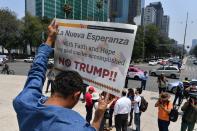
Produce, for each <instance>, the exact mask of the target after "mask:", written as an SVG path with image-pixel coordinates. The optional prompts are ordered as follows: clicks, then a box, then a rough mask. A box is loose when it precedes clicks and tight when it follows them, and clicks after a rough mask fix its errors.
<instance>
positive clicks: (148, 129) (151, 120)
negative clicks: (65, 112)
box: [0, 75, 197, 131]
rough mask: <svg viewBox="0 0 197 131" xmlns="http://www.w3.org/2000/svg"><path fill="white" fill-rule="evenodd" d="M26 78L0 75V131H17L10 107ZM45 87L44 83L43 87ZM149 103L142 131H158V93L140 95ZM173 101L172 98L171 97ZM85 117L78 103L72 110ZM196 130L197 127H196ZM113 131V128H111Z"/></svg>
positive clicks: (175, 127) (174, 130) (174, 128)
mask: <svg viewBox="0 0 197 131" xmlns="http://www.w3.org/2000/svg"><path fill="white" fill-rule="evenodd" d="M25 81H26V76H11V75H9V76H8V75H0V96H1V97H0V127H1V129H0V130H1V131H18V125H17V119H16V114H15V112H14V110H13V107H12V100H13V98H14V97H15V96H16V95H17V94H18V93H19V92H20V91H21V90H22V88H23V86H24V83H25ZM44 86H45V87H46V83H45V85H44ZM142 95H143V96H144V97H145V98H146V99H147V100H148V102H149V107H148V110H147V111H146V112H145V113H142V116H141V129H142V131H158V128H157V108H155V107H154V104H155V102H156V100H157V99H158V93H155V92H148V91H144V92H143V94H142ZM171 99H173V96H172V97H171ZM74 110H76V111H77V112H79V113H80V114H81V115H82V116H83V117H85V114H86V112H85V105H84V103H82V102H79V103H78V104H77V105H76V107H75V108H74ZM180 125H181V117H179V119H178V121H177V122H175V123H173V122H171V124H170V131H180ZM196 128H197V126H196ZM113 131H115V128H113ZM130 131H131V130H130Z"/></svg>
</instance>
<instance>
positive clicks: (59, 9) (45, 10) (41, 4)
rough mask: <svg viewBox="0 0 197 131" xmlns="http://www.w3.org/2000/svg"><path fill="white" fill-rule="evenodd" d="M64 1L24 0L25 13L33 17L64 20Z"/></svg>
mask: <svg viewBox="0 0 197 131" xmlns="http://www.w3.org/2000/svg"><path fill="white" fill-rule="evenodd" d="M64 4H65V0H25V11H26V12H28V13H30V14H31V15H33V16H39V17H48V18H65V13H64V10H63V9H64Z"/></svg>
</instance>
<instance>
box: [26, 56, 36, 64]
mask: <svg viewBox="0 0 197 131" xmlns="http://www.w3.org/2000/svg"><path fill="white" fill-rule="evenodd" d="M33 60H34V57H28V58H27V59H24V62H27V63H32V62H33Z"/></svg>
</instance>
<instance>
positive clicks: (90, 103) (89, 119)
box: [85, 86, 95, 123]
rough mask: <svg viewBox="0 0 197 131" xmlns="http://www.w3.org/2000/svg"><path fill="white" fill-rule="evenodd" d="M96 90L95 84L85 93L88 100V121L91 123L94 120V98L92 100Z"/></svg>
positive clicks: (86, 106)
mask: <svg viewBox="0 0 197 131" xmlns="http://www.w3.org/2000/svg"><path fill="white" fill-rule="evenodd" d="M93 92H95V89H94V87H93V86H89V87H88V92H87V93H86V94H85V101H86V105H85V108H86V121H87V122H88V123H90V121H91V120H92V111H93V104H94V103H93V100H92V93H93Z"/></svg>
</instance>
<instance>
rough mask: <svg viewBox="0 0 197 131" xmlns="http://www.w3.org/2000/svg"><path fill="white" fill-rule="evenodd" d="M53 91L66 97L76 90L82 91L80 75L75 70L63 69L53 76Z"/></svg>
mask: <svg viewBox="0 0 197 131" xmlns="http://www.w3.org/2000/svg"><path fill="white" fill-rule="evenodd" d="M54 85H55V86H54V92H57V93H59V94H60V95H62V96H63V97H65V98H66V97H68V96H69V95H71V94H73V93H74V92H77V91H81V92H82V91H83V89H84V87H83V80H82V77H81V76H80V75H79V73H77V72H76V71H63V72H61V73H60V74H58V75H57V76H56V77H55V81H54Z"/></svg>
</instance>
